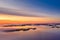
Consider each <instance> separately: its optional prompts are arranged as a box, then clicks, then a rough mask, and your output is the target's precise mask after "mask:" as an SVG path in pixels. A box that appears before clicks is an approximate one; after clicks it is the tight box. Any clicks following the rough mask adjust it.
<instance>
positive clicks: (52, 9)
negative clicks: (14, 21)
mask: <svg viewBox="0 0 60 40" xmlns="http://www.w3.org/2000/svg"><path fill="white" fill-rule="evenodd" d="M1 9H2V10H1ZM12 9H14V10H12ZM7 10H8V12H9V13H10V14H11V15H20V16H21V15H22V16H38V17H39V16H40V17H41V16H50V17H57V18H58V17H60V0H0V12H6V13H7V14H9V13H8V12H7ZM11 10H12V11H11ZM16 10H17V12H16ZM16 13H17V14H16ZM4 14H5V13H4Z"/></svg>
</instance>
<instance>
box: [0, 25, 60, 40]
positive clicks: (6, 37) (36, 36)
mask: <svg viewBox="0 0 60 40" xmlns="http://www.w3.org/2000/svg"><path fill="white" fill-rule="evenodd" d="M20 28H21V27H16V28H15V27H12V29H14V31H15V32H0V40H60V28H51V27H49V26H27V27H23V28H36V29H35V30H32V29H30V30H28V31H20ZM15 29H16V30H17V31H19V32H17V31H16V30H15ZM2 30H11V28H9V27H6V28H0V31H2Z"/></svg>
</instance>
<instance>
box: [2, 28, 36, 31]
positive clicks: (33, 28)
mask: <svg viewBox="0 0 60 40" xmlns="http://www.w3.org/2000/svg"><path fill="white" fill-rule="evenodd" d="M30 29H32V30H36V28H27V29H11V30H4V31H3V32H16V31H29V30H30Z"/></svg>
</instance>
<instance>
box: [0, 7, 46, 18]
mask: <svg viewBox="0 0 60 40" xmlns="http://www.w3.org/2000/svg"><path fill="white" fill-rule="evenodd" d="M0 14H8V15H16V16H28V17H46V16H43V15H40V14H37V13H33V12H28V11H24V10H23V11H21V10H16V9H8V8H1V7H0Z"/></svg>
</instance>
